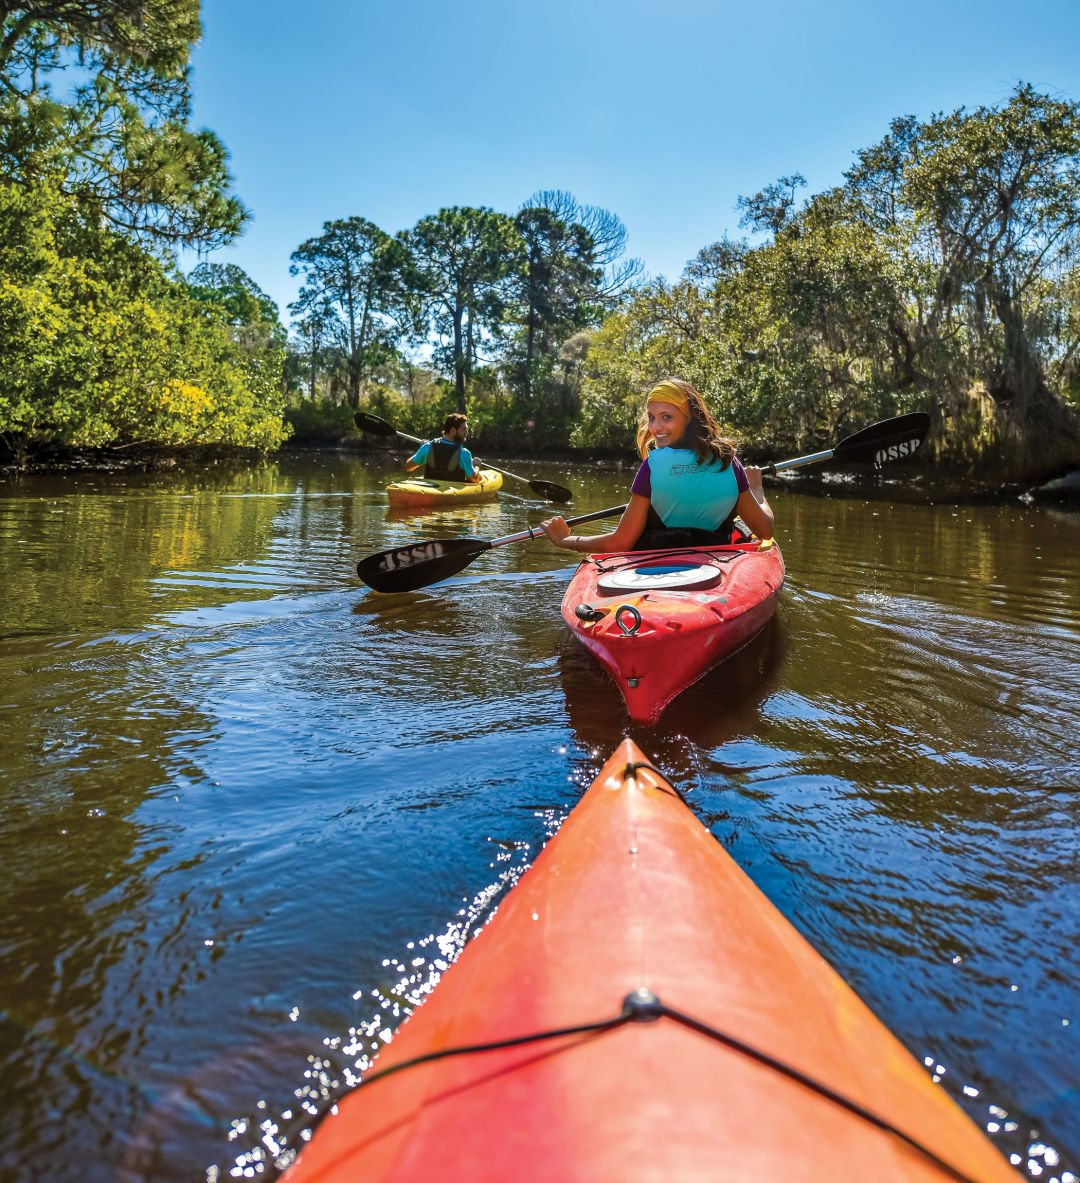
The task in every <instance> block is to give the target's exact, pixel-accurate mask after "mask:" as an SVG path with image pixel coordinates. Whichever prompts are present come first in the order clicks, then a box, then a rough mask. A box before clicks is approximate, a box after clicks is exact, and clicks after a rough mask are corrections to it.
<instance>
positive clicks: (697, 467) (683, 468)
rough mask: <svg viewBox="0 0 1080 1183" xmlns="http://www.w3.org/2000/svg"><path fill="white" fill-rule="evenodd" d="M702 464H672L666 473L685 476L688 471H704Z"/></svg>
mask: <svg viewBox="0 0 1080 1183" xmlns="http://www.w3.org/2000/svg"><path fill="white" fill-rule="evenodd" d="M704 471H705V465H704V464H673V465H672V466H671V467H670V468H669V469H668V473H669V474H670V475H671V476H685V475H686V474H687V473H688V472H704Z"/></svg>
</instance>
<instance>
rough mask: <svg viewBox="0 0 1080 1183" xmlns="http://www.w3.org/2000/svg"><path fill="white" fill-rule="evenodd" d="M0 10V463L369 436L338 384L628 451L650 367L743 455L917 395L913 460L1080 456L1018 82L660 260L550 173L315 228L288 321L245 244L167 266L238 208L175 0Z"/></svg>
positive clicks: (1071, 187)
mask: <svg viewBox="0 0 1080 1183" xmlns="http://www.w3.org/2000/svg"><path fill="white" fill-rule="evenodd" d="M76 10H78V11H76ZM3 32H4V37H3V38H0V73H2V76H3V79H4V82H5V84H6V86H5V87H4V88H2V89H0V466H3V468H4V470H5V471H8V472H10V471H15V470H24V471H25V470H38V471H40V470H42V469H43V468H52V470H53V471H64V470H65V469H67V468H71V469H81V470H85V469H87V468H88V467H91V466H93V465H94V464H100V465H101V466H102V467H104V468H109V467H114V466H115V467H138V466H140V465H143V466H145V465H148V464H153V463H157V464H159V465H161V466H169V465H171V464H178V463H185V464H198V463H203V462H205V463H209V462H211V460H212V458H214V457H229V458H232V459H233V460H238V459H240V458H243V457H257V456H261V455H265V454H269V453H273V452H274V451H276V450H277V449H279V448H280V447H282V446H283V445H285V444H286V441H288V440H290V438H291V441H292V443H291V445H290V446H314V445H317V444H322V445H327V444H330V445H336V446H341V445H342V444H347V445H348V446H356V447H362V446H363V445H362V444H360V443H359V442H357V443H356V444H353V443H352V442H351V441H354V440H355V439H356V436H355V429H354V428H353V426H352V416H353V412H354V411H356V410H365V411H369V412H371V413H374V414H377V415H380V416H382V417H383V418H385V419H387V420H388V421H390V422H391V423H393V424H394V425H395V426H396V427H398V428H400V429H401V430H402V431H406V432H409V433H410V434H414V435H419V436H423V437H429V436H431V435H433V434H437V432H438V430H439V425H440V424H441V421H442V418H443V417H444V415H445V414H446V413H447V412H448V411H452V410H458V411H464V412H466V413H467V414H468V415H469V418H470V425H471V427H472V439H473V442H474V444H475V446H476V447H477V449H479V450H480V451H481V452H482V453H486V454H489V455H491V456H493V457H495V456H499V455H511V456H513V455H518V456H520V455H524V456H527V457H545V456H548V457H560V458H561V457H563V456H567V457H573V456H581V457H582V458H583V459H585V458H593V457H599V456H605V457H606V456H612V455H626V456H628V457H629V456H631V455H632V441H633V432H634V426H635V421H636V418H637V414H638V411H639V408H640V402H641V396H642V393H643V392H644V391H645V390H647V389H648V388H649V387H650V386H651V385H652V384H653V382H654V381H655V380H657V379H658V378H660V377H662V376H664V375H668V374H673V373H677V374H680V375H683V376H685V377H686V378H688V379H689V380H690V381H692V382H693V383H694V384H695V385H696V386H697V387H698V389H700V390H701V391H702V392H703V394H704V395H705V396H706V399H707V401H708V402H709V404H710V407H711V409H712V411H713V412H714V414H715V415H716V417H717V418H718V420H719V421H720V422H721V423H722V424H724V425H725V427H726V428H727V429H728V430H729V431H731V432H732V434H733V435H734V437H735V439H736V442H737V443H738V446H739V448H740V451H741V453H742V454H743V455H744V456H746V457H747V458H749V459H751V460H754V459H768V458H770V457H773V456H776V455H797V454H802V453H807V452H812V451H815V450H818V449H820V448H821V447H824V446H827V442H828V441H829V440H831V439H835V438H837V437H840V436H843V435H846V434H850V433H852V432H854V431H856V430H858V429H859V428H861V427H863V426H865V425H866V424H868V423H871V422H874V421H876V420H879V419H883V418H886V417H889V416H892V415H898V414H903V413H905V412H909V411H926V412H928V413H929V414H930V415H931V418H932V423H933V426H932V429H931V433H930V436H929V438H928V439H927V441H926V443H925V444H924V445H923V448H922V449H921V451H920V453H919V456H918V458H917V462H916V464H915V466H914V467H913V469H912V470H911V471H917V472H921V473H924V474H933V475H935V476H936V477H937V478H940V479H946V478H947V479H949V480H952V479H953V478H954V477H957V478H959V477H961V476H962V477H963V478H964V479H967V480H969V481H970V482H972V483H973V484H974V485H975V486H977V487H979V488H983V489H990V488H993V487H999V488H1025V487H1032V486H1035V485H1039V484H1041V483H1044V482H1046V481H1047V480H1049V479H1051V478H1054V477H1059V476H1061V475H1062V474H1064V473H1067V472H1070V471H1071V470H1073V469H1075V468H1076V467H1077V466H1080V262H1078V260H1080V253H1078V249H1077V248H1078V247H1080V105H1078V104H1077V103H1076V102H1073V101H1071V100H1067V99H1063V98H1059V97H1054V96H1051V95H1047V94H1040V93H1038V92H1037V91H1035V90H1034V89H1033V88H1032V87H1031V86H1029V85H1027V84H1024V83H1020V84H1018V85H1017V86H1016V87H1015V89H1014V91H1013V92H1012V94H1011V95H1010V96H1009V98H1008V99H1007V100H1006V101H1004V102H1002V103H1000V104H999V105H997V106H993V107H978V108H976V109H973V110H967V109H965V108H961V109H958V110H956V111H953V112H948V113H936V114H933V115H931V116H929V117H928V118H925V119H918V118H916V117H915V116H901V117H898V118H896V119H894V120H893V121H892V123H891V124H890V126H889V128H888V129H887V130H885V133H884V135H883V136H882V138H881V140H880V141H879V142H878V143H877V144H875V145H872V146H871V147H868V148H861V149H857V150H855V151H854V152H853V157H852V164H851V167H850V168H849V170H848V171H847V172H846V173H845V174H844V178H843V183H842V184H840V185H837V186H836V187H834V188H832V189H829V190H827V191H824V192H821V193H816V194H813V195H810V196H809V197H806V196H804V195H803V194H802V193H801V191H802V190H803V189H804V188H805V185H806V182H805V180H804V179H803V177H802V176H801V174H799V173H797V172H796V173H792V174H791V175H789V176H784V177H781V178H779V179H778V180H777V181H775V182H773V183H770V184H767V185H765V186H764V187H763V188H762V189H761V191H760V192H758V193H756V194H753V195H751V196H747V197H741V198H739V201H738V209H739V210H740V212H741V222H740V226H741V227H742V229H744V230H745V231H746V237H744V238H740V239H738V240H735V239H731V238H727V237H724V238H722V239H720V240H718V241H715V242H713V243H710V244H706V245H704V246H703V247H702V249H701V250H700V251H699V253H698V254H697V256H696V257H695V258H694V259H692V260H690V261H689V262H688V264H687V266H686V268H685V270H684V272H683V274H682V275H681V276H680V277H678V278H677V279H675V280H668V279H665V278H664V277H654V278H650V277H648V276H647V275H646V274H645V271H644V268H643V266H642V264H641V263H640V262H639V261H638V260H635V259H632V258H629V257H628V256H627V230H626V227H625V226H624V225H623V223H622V222H621V221H620V219H619V218H618V216H617V215H616V214H614V213H612V212H611V211H608V210H606V209H603V208H600V207H597V206H585V205H581V204H580V203H579V202H578V201H577V200H576V199H575V198H574V197H573V196H572V195H571V194H568V193H565V192H562V191H558V190H546V191H542V192H538V193H534V194H533V195H532V196H531V197H529V198H528V199H527V200H526V201H525V202H524V203H523V204H522V206H521V207H520V209H518V210H517V211H516V212H515V213H512V214H510V213H501V212H498V211H495V210H492V209H489V208H486V207H475V208H474V207H454V208H448V209H441V210H439V211H438V213H435V214H431V215H429V216H426V217H423V218H421V219H420V220H419V221H418V222H417V223H416V225H415V226H413V227H411V228H409V229H405V230H401V231H398V232H396V233H389V232H387V231H385V230H383V229H381V228H380V227H378V226H376V225H374V223H372V222H370V221H368V220H367V219H365V218H363V217H361V216H359V215H353V216H349V217H345V218H340V219H337V220H331V221H327V222H325V223H324V224H323V226H322V229H321V232H320V233H318V234H316V235H314V236H313V237H311V238H308V239H306V240H305V241H303V242H301V243H300V244H299V245H298V246H297V248H296V249H295V250H294V251H293V253H292V256H291V260H290V270H291V273H292V274H293V275H295V276H297V277H299V279H300V292H299V296H298V298H297V300H296V301H295V302H294V303H293V304H291V305H290V306H289V308H288V313H289V314H290V317H291V320H290V325H291V328H290V329H286V327H285V326H284V325H283V324H282V321H281V318H280V315H279V310H278V308H277V307H276V305H275V304H274V302H273V301H272V300H270V299H269V297H267V296H266V294H265V293H264V292H263V291H262V290H261V289H260V288H259V286H258V284H257V283H256V282H255V281H254V280H253V279H252V278H251V277H250V276H248V275H246V274H245V273H244V272H243V271H242V270H241V269H240V268H239V267H236V266H234V265H231V264H227V265H225V264H219V263H214V262H210V261H206V262H203V263H200V264H199V266H197V267H196V268H195V269H194V270H193V271H192V272H190V273H189V274H187V275H184V274H183V273H181V271H180V270H179V268H178V265H177V261H176V254H175V252H176V250H177V248H178V247H180V246H186V247H195V248H198V249H199V250H201V251H205V252H210V251H213V250H214V249H215V248H217V247H220V246H223V245H225V244H227V243H229V242H231V241H233V240H234V239H235V238H236V237H237V236H238V235H239V234H241V233H242V232H243V228H244V225H245V223H246V222H247V221H248V219H249V217H250V214H249V213H248V211H247V209H246V208H245V207H244V205H243V204H242V202H241V201H240V200H239V198H238V197H236V196H235V195H233V194H232V192H231V187H232V178H231V176H230V175H229V172H228V168H227V153H226V150H225V147H224V145H222V144H221V142H220V141H219V140H218V139H217V137H216V136H215V135H214V133H213V132H211V131H205V130H203V131H195V130H193V129H192V128H191V126H190V115H191V98H192V96H191V89H190V87H191V74H190V62H189V55H190V50H191V46H192V45H193V44H194V43H195V42H196V41H197V39H198V37H199V35H200V32H201V28H200V22H199V2H198V0H161V2H160V3H159V4H157V5H155V6H153V7H152V9H147V8H146V6H145V5H143V4H141V3H140V2H138V0H110V2H108V3H106V4H101V5H95V6H86V7H85V11H83V6H79V5H75V6H69V7H61V8H58V9H56V10H51V9H50V10H42V12H41V14H39V15H38V16H36V17H34V18H30V17H28V16H26V15H25V14H9V15H7V16H5V17H4V18H3ZM282 265H283V266H284V265H285V261H284V260H283V264H282Z"/></svg>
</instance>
